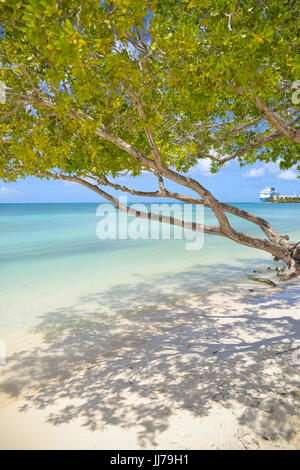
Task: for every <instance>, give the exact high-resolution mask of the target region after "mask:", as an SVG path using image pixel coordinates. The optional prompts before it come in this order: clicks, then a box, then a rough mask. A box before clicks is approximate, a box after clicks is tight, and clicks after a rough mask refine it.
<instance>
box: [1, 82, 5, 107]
mask: <svg viewBox="0 0 300 470" xmlns="http://www.w3.org/2000/svg"><path fill="white" fill-rule="evenodd" d="M5 103H6V86H5V85H4V83H3V82H1V80H0V104H5Z"/></svg>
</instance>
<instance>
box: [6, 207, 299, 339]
mask: <svg viewBox="0 0 300 470" xmlns="http://www.w3.org/2000/svg"><path fill="white" fill-rule="evenodd" d="M236 205H237V206H239V207H241V208H243V209H245V210H248V211H250V212H252V213H255V214H257V215H259V216H261V217H264V218H266V219H267V220H269V221H270V222H271V223H272V224H273V226H274V227H275V228H276V229H277V230H278V231H279V232H280V233H282V234H288V235H290V238H291V239H293V240H295V241H298V240H300V204H282V205H279V204H278V205H277V204H276V205H275V204H274V205H272V204H260V203H249V204H248V203H247V204H246V203H241V204H236ZM97 207H98V204H6V205H5V204H2V205H0V299H1V305H0V340H3V341H7V342H8V343H9V342H10V341H13V339H14V338H18V339H17V341H18V342H20V341H21V343H23V342H24V345H25V344H26V334H27V333H29V332H31V331H33V330H34V329H35V328H38V325H39V324H40V322H41V321H42V319H44V318H45V316H49V318H51V315H53V316H55V318H57V316H59V312H65V311H67V310H68V309H69V310H70V311H75V308H76V312H77V313H76V315H79V316H80V315H82V316H84V315H86V313H87V312H91V311H92V310H93V311H94V312H96V313H97V314H98V315H99V319H100V318H101V316H103V317H105V318H107V316H119V315H126V314H128V312H130V309H131V308H140V309H143V308H147V306H149V303H151V304H156V303H158V302H172V301H174V300H176V299H178V298H183V297H184V296H186V295H189V293H191V294H194V293H197V295H199V296H201V295H202V294H204V293H205V292H206V291H207V290H208V289H209V288H211V287H213V288H218V286H221V285H222V284H223V283H225V282H228V279H229V277H231V276H233V277H234V276H236V277H239V278H243V277H245V279H246V278H247V272H250V270H251V269H253V268H254V267H256V266H257V265H260V263H261V262H262V265H263V266H264V268H265V267H266V266H272V261H271V257H270V256H269V255H268V254H267V253H264V252H260V251H258V250H254V249H250V248H247V247H243V246H239V245H236V244H235V243H233V242H231V241H229V240H225V239H223V238H220V237H217V236H205V240H204V246H203V249H201V250H186V242H187V240H174V239H171V240H146V239H136V240H134V239H130V240H120V239H116V240H100V239H98V238H97V236H96V228H97V224H98V222H99V220H100V218H99V217H97V215H96V210H97ZM179 212H180V210H179ZM130 220H132V219H130ZM204 221H205V223H206V224H213V223H214V217H213V215H212V214H211V213H210V211H209V210H205V214H204ZM232 221H233V223H234V226H235V228H237V229H238V230H241V231H243V230H247V231H248V233H249V234H252V235H254V234H256V235H259V234H260V232H259V230H257V229H256V227H255V226H253V225H251V224H249V223H247V222H245V221H243V220H239V219H237V218H235V217H232ZM139 285H141V286H143V290H140V291H139V288H138V286H139ZM147 286H149V290H147ZM99 299H100V300H99ZM72 309H73V310H72ZM19 346H20V344H19ZM21 346H22V345H21Z"/></svg>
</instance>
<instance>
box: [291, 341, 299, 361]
mask: <svg viewBox="0 0 300 470" xmlns="http://www.w3.org/2000/svg"><path fill="white" fill-rule="evenodd" d="M292 349H294V352H293V353H292V363H293V364H296V365H300V339H295V340H294V341H293V343H292Z"/></svg>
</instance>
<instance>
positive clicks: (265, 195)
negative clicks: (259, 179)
mask: <svg viewBox="0 0 300 470" xmlns="http://www.w3.org/2000/svg"><path fill="white" fill-rule="evenodd" d="M277 196H279V192H278V191H277V190H276V189H275V188H268V187H267V188H265V189H262V190H261V191H260V193H259V198H260V200H261V202H271V201H273V200H274V199H276V197H277Z"/></svg>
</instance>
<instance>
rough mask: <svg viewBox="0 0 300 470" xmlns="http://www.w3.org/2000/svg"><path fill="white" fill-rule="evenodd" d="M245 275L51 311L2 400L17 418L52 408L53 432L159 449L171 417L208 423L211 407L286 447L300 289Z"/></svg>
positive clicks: (153, 284)
mask: <svg viewBox="0 0 300 470" xmlns="http://www.w3.org/2000/svg"><path fill="white" fill-rule="evenodd" d="M256 265H257V262H256ZM259 269H261V270H262V271H263V270H265V269H266V267H265V265H264V264H261V266H260V268H259ZM247 274H248V271H247V268H245V270H244V271H242V270H241V268H240V267H237V268H236V269H233V268H232V267H231V266H230V268H229V267H228V266H226V265H220V266H218V267H217V269H216V267H211V266H199V267H197V266H196V267H194V269H192V270H189V271H185V272H182V273H177V274H170V275H169V276H165V277H164V278H157V279H155V280H153V281H149V282H147V283H146V282H142V281H141V282H137V283H136V284H134V285H133V284H128V285H127V284H123V285H120V286H115V287H113V288H111V289H109V290H107V291H106V292H101V293H98V294H97V293H95V294H93V295H90V296H87V297H84V298H82V302H81V303H80V304H78V305H77V307H76V308H67V309H58V310H56V311H55V312H49V313H48V314H46V315H43V316H41V318H40V323H39V325H38V327H37V328H36V332H37V333H38V334H39V335H41V336H42V341H41V342H40V344H39V345H38V346H36V347H34V348H32V349H29V350H24V351H20V352H17V353H14V354H12V355H11V357H9V358H8V360H7V365H6V367H5V368H4V369H3V377H2V381H1V385H0V391H1V392H2V393H4V394H5V395H6V396H8V397H10V398H12V399H16V398H23V399H25V404H24V406H23V407H22V408H21V409H20V411H21V412H26V411H29V410H30V409H31V408H34V407H35V408H38V409H44V410H45V409H46V410H47V420H48V422H49V423H52V424H53V425H59V424H61V423H68V422H71V421H72V420H74V419H77V418H80V419H81V422H82V425H83V426H85V427H86V428H88V429H89V430H90V431H94V430H96V429H101V428H103V427H104V426H105V425H118V426H119V427H121V428H124V429H128V428H130V427H133V426H138V429H139V436H138V438H139V442H140V445H141V446H146V445H151V446H154V445H155V443H156V440H155V438H156V436H157V434H158V433H160V432H163V431H164V430H166V429H167V428H168V426H169V419H170V416H171V415H172V413H174V412H175V411H177V410H187V411H189V413H191V414H192V415H193V416H198V417H204V416H207V415H208V414H209V413H210V410H211V409H212V406H213V405H214V404H215V403H218V404H219V405H220V406H221V407H225V408H232V409H234V410H236V411H235V412H236V413H237V421H238V423H239V424H240V426H241V427H243V426H246V427H247V429H248V428H250V429H251V428H252V429H258V432H259V433H260V435H261V436H263V437H264V438H265V439H275V438H276V439H277V438H280V439H289V438H290V437H291V435H292V433H293V432H294V427H293V420H294V419H295V415H296V412H297V407H298V406H299V398H298V395H299V393H298V392H297V390H298V387H299V383H298V376H297V373H298V372H299V371H298V369H297V368H298V367H299V366H297V365H295V364H293V362H292V359H291V354H292V351H290V348H291V342H292V340H293V339H295V338H300V322H299V321H298V320H297V319H296V318H297V317H296V312H297V311H298V312H299V306H300V302H299V282H298V281H293V282H290V283H288V284H286V285H283V286H280V287H279V288H276V289H271V288H270V287H268V286H256V285H253V284H254V283H253V282H251V280H247ZM226 275H227V278H228V276H229V277H230V279H229V280H228V281H227V282H226V283H224V279H225V278H226ZM241 277H242V279H241ZM212 278H213V279H214V280H215V285H214V286H213V285H212V283H211V279H212ZM249 286H251V288H252V289H253V290H254V292H251V293H250V292H249ZM220 292H221V295H220ZM87 306H89V308H87ZM54 406H55V410H53V407H54Z"/></svg>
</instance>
